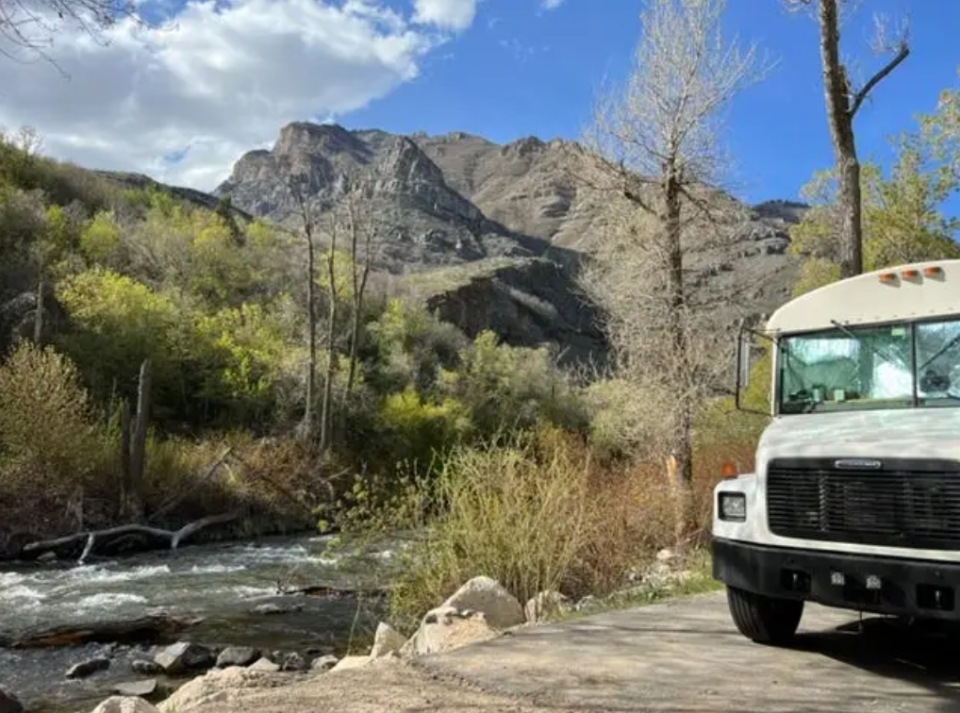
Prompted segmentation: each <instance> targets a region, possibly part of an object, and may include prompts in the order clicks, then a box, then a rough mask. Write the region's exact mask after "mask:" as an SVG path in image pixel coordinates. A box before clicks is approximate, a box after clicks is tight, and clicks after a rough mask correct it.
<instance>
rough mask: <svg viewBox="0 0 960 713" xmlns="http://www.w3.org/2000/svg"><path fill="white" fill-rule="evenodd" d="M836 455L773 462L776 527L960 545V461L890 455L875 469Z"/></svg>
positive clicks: (798, 532) (876, 540)
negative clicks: (847, 466) (852, 465)
mask: <svg viewBox="0 0 960 713" xmlns="http://www.w3.org/2000/svg"><path fill="white" fill-rule="evenodd" d="M836 460H837V459H833V458H825V459H819V458H818V459H789V460H787V459H777V460H772V461H770V463H769V464H768V466H767V481H766V489H767V518H768V525H769V527H770V531H771V532H773V533H774V534H776V535H780V536H782V537H794V538H803V539H808V540H829V541H832V542H850V543H858V544H868V545H881V546H888V547H914V548H926V549H939V550H949V549H957V548H960V463H956V462H953V461H933V460H904V459H882V461H881V465H880V467H879V468H876V469H874V470H844V469H840V468H837V467H836Z"/></svg>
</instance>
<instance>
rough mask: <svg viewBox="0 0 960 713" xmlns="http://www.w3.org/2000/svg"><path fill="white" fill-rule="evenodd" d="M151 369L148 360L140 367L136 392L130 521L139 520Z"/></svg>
mask: <svg viewBox="0 0 960 713" xmlns="http://www.w3.org/2000/svg"><path fill="white" fill-rule="evenodd" d="M152 381H153V368H152V365H151V363H150V360H149V359H144V360H143V364H141V365H140V385H139V387H138V390H137V416H136V421H135V422H134V425H133V442H132V443H131V446H130V491H129V492H128V493H127V512H128V515H129V516H130V517H131V518H132V519H140V517H141V507H142V503H141V502H140V495H141V490H142V485H143V474H144V470H145V468H146V449H147V429H148V427H149V425H150V389H151V385H152Z"/></svg>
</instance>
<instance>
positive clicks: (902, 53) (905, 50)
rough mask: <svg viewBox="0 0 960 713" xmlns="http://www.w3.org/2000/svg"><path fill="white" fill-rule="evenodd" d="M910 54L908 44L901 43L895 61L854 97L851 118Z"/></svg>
mask: <svg viewBox="0 0 960 713" xmlns="http://www.w3.org/2000/svg"><path fill="white" fill-rule="evenodd" d="M909 54H910V47H909V45H907V43H906V42H903V43H901V44H900V47H899V49H898V50H897V53H896V54H895V55H894V56H893V59H891V60H890V61H889V62H887V65H886V66H885V67H883V69H881V70H880V71H879V72H877V73H876V74H874V75H873V76H872V77H871V78H870V81H868V82H867V83H866V84H864V85H863V88H862V89H861V90H860V91H859V92H857V93H856V94H855V95H854V96H853V106H852V107H850V118H853V117H854V116H856V114H857V110H858V109H859V108H860V105H861V104H863V100H864V99H866V98H867V95H868V94H869V93H870V92H871V91H872V90H873V88H874V87H875V86H877V85H878V84H879V83H880V82H882V81H883V80H884V79H885V78H886V77H887V75H889V74H890V73H891V72H892V71H893V70H895V69H896V68H897V66H898V65H899V64H900V63H901V62H903V60H905V59H906V58H907V56H908V55H909Z"/></svg>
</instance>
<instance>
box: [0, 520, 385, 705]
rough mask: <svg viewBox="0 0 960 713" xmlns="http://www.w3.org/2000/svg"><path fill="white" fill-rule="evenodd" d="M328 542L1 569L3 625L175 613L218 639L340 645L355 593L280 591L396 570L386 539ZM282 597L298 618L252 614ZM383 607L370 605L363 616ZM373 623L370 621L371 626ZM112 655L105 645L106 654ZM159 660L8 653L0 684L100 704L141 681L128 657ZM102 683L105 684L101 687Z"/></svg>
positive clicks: (28, 697)
mask: <svg viewBox="0 0 960 713" xmlns="http://www.w3.org/2000/svg"><path fill="white" fill-rule="evenodd" d="M328 542H329V538H327V537H310V538H298V539H291V538H275V539H268V540H264V541H260V542H251V543H235V544H228V545H205V546H199V547H185V548H184V549H182V550H179V551H177V552H157V553H151V554H147V555H140V556H136V557H131V558H128V559H111V560H106V561H96V562H93V563H91V564H87V565H82V566H77V565H75V564H71V563H69V562H63V563H53V564H49V565H40V566H31V567H29V568H27V567H20V568H9V569H7V570H6V571H0V632H4V631H18V630H21V629H24V628H27V627H32V626H42V627H52V626H58V625H70V624H80V623H84V622H92V621H119V620H125V619H132V618H135V617H139V616H143V615H144V614H147V613H150V612H153V611H158V610H160V611H165V612H168V613H171V614H181V615H185V616H190V617H195V616H196V617H202V618H203V622H202V623H201V624H200V625H199V626H196V627H193V628H191V629H189V630H188V632H186V634H185V636H186V637H187V638H189V639H190V640H193V641H198V642H200V643H206V644H211V645H221V646H222V645H229V644H237V645H249V646H255V647H258V648H260V649H261V650H266V651H273V650H282V651H300V652H301V653H305V652H306V651H308V650H309V649H311V648H313V649H317V648H319V649H326V650H337V647H338V646H339V645H340V644H341V643H342V642H343V641H344V640H345V638H346V636H347V635H348V633H349V631H350V629H351V627H352V626H353V625H354V619H355V617H356V616H357V613H358V604H357V602H356V601H355V600H352V599H325V598H320V597H297V596H277V583H278V581H279V582H282V583H283V584H284V586H286V587H290V588H297V587H304V586H313V585H323V586H329V587H333V588H341V589H362V588H365V587H369V586H371V585H375V584H376V583H377V582H378V580H379V579H380V577H381V575H382V573H383V571H384V567H385V566H390V565H391V564H392V562H391V556H392V552H391V550H390V549H389V548H388V547H378V548H372V549H368V550H366V551H364V552H356V551H353V550H352V549H349V548H341V549H338V550H337V551H336V552H328V551H326V548H327V544H328ZM268 601H269V602H272V603H275V604H278V605H279V606H281V607H285V608H293V609H294V611H291V612H290V613H288V614H283V615H279V616H265V615H261V614H254V613H252V611H251V610H252V609H253V608H254V607H256V606H257V605H258V604H262V603H265V602H268ZM367 616H373V617H374V619H373V620H371V622H372V623H373V624H375V615H374V614H373V613H371V612H369V611H367V612H366V614H365V615H364V618H365V617H367ZM371 622H367V623H368V624H369V623H371ZM105 652H106V653H105ZM92 655H109V656H110V657H111V658H112V659H113V664H112V665H111V667H110V669H109V670H108V671H106V672H103V673H100V674H97V675H96V676H94V677H93V678H92V679H90V680H89V681H86V682H84V684H83V685H84V687H83V688H80V687H78V686H77V685H76V682H75V681H67V680H65V679H64V678H63V672H64V671H65V670H66V669H67V668H68V667H69V666H70V665H72V664H73V663H76V662H77V661H80V660H83V659H84V658H89V657H90V656H92ZM135 658H149V653H148V650H147V648H142V649H136V648H134V649H126V648H124V647H121V648H119V649H116V650H114V649H109V651H108V650H107V649H104V648H103V647H102V646H99V645H95V644H93V645H89V646H84V647H81V648H79V649H70V648H67V649H37V650H26V651H17V650H10V649H0V685H2V686H7V687H8V688H10V689H11V690H13V691H14V692H15V693H16V694H17V695H18V696H19V697H20V698H21V700H23V701H24V703H28V704H29V705H40V706H41V707H42V706H45V705H50V704H54V705H56V706H58V707H59V706H63V705H64V704H70V705H71V706H73V707H75V708H77V709H78V710H80V709H88V710H89V709H91V708H92V707H93V706H92V705H91V704H92V703H94V702H96V701H97V700H99V699H102V698H103V697H105V696H106V695H108V693H109V682H110V681H111V680H126V679H129V678H131V675H132V674H131V671H130V668H129V666H130V661H132V660H133V659H135ZM133 677H135V676H133ZM101 689H102V690H101Z"/></svg>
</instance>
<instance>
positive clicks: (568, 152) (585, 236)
mask: <svg viewBox="0 0 960 713" xmlns="http://www.w3.org/2000/svg"><path fill="white" fill-rule="evenodd" d="M579 151H582V148H581V147H580V146H579V145H577V144H576V143H574V142H569V141H563V140H552V141H549V142H544V141H541V140H539V139H537V138H533V137H528V138H523V139H520V140H518V141H514V142H512V143H509V144H506V145H500V144H496V143H493V142H491V141H488V140H486V139H484V138H481V137H478V136H472V135H469V134H464V133H451V134H446V135H443V136H427V135H425V134H414V135H412V136H400V135H395V134H389V133H386V132H383V131H377V130H363V131H348V130H346V129H344V128H342V127H340V126H336V125H317V124H309V123H302V122H298V123H293V124H289V125H287V126H285V127H283V129H282V130H281V131H280V135H279V137H278V139H277V141H276V143H275V145H274V146H273V148H272V149H271V150H269V151H265V150H258V151H251V152H249V153H247V154H246V155H244V156H243V157H241V158H240V160H239V161H237V163H236V165H235V166H234V169H233V173H232V175H231V176H230V178H229V179H228V180H227V181H226V182H224V183H223V184H222V185H221V186H220V187H219V188H218V189H217V190H216V192H215V194H216V195H217V196H229V197H230V198H231V200H232V203H233V205H234V206H236V207H237V208H239V209H241V210H243V211H246V212H248V213H250V214H252V215H256V216H262V217H265V218H268V219H271V220H275V221H278V222H281V223H285V224H287V225H289V226H291V227H295V226H297V225H298V218H297V212H296V204H295V201H294V199H293V196H292V193H291V191H290V189H289V185H290V184H291V182H293V183H296V184H297V185H299V186H301V187H302V191H303V193H304V195H305V197H306V198H307V200H308V201H309V204H310V206H311V208H313V209H314V210H315V211H316V212H318V213H319V212H321V211H322V210H323V209H324V207H325V206H327V207H329V206H331V205H335V204H336V203H337V201H338V200H341V199H342V197H343V195H344V193H345V191H346V190H347V189H348V187H349V188H361V189H362V191H363V194H364V199H363V201H364V202H363V206H362V212H363V217H364V218H365V219H368V220H372V221H374V222H375V223H376V224H377V226H378V228H377V230H376V233H375V235H376V238H375V246H374V247H375V254H376V255H377V257H376V262H377V265H376V267H377V268H378V269H381V270H384V271H387V272H390V273H394V274H403V275H407V276H412V277H411V279H420V278H421V277H422V276H423V275H424V273H429V272H431V271H435V270H438V269H439V270H450V269H451V268H453V269H457V266H464V267H465V266H469V265H478V266H482V265H490V266H491V267H490V268H489V269H486V268H485V269H477V270H474V271H473V272H472V273H471V274H470V275H469V276H468V277H467V278H465V279H461V280H459V281H453V282H452V283H450V282H449V281H446V280H435V281H434V282H435V283H436V284H439V285H441V286H442V287H441V288H439V289H433V290H430V291H428V292H427V294H425V295H424V297H425V299H427V302H428V304H429V305H430V307H431V308H433V309H435V310H436V311H437V312H439V314H440V315H441V316H442V317H444V318H445V319H448V320H449V321H452V322H454V323H456V324H458V325H459V326H461V327H462V328H463V329H464V330H465V331H467V332H468V333H469V334H475V333H476V332H478V331H480V330H481V329H485V328H491V329H493V330H494V331H496V332H497V333H498V334H500V336H501V337H502V338H503V339H504V340H506V341H507V342H509V343H513V344H521V345H536V344H547V343H549V344H553V345H555V346H556V347H557V349H558V351H559V352H561V353H564V354H566V355H567V358H568V359H573V360H576V361H582V360H583V359H587V358H593V359H601V360H602V358H603V354H604V351H605V346H604V342H603V337H602V335H601V334H600V332H599V331H598V329H597V327H596V319H595V317H596V312H595V309H594V308H592V307H591V306H590V305H587V304H585V303H584V302H583V300H582V299H581V298H580V297H579V296H578V294H577V291H576V289H575V271H576V269H577V265H578V264H579V261H580V260H581V259H583V258H586V259H589V255H590V253H591V250H592V248H593V245H594V244H595V243H594V241H595V239H596V236H597V234H598V230H597V228H598V225H599V224H600V221H601V220H602V213H603V206H602V205H597V204H596V203H595V202H594V203H591V202H590V200H589V198H588V195H587V194H586V192H585V191H584V190H583V189H582V186H581V185H579V184H578V179H577V177H576V176H575V175H573V174H574V172H573V170H572V169H571V166H572V165H573V164H572V160H571V157H572V154H574V153H576V152H579ZM729 200H731V201H733V199H729ZM804 210H805V206H803V205H802V204H796V203H789V202H785V201H771V202H767V203H764V204H761V205H759V206H756V207H755V208H754V209H753V210H752V211H751V217H750V220H749V221H748V223H747V224H746V225H745V226H744V228H743V229H742V230H741V231H740V232H739V233H738V235H737V236H735V240H733V241H732V242H728V243H727V244H726V245H725V246H723V247H722V248H711V249H706V248H701V247H699V246H691V248H692V252H691V257H690V260H689V267H690V272H691V281H692V284H693V285H695V289H697V290H700V291H702V293H703V295H704V296H706V298H707V300H710V299H711V297H712V296H716V297H720V296H721V295H724V294H726V293H729V292H731V291H734V290H739V291H740V292H744V288H745V286H748V287H747V289H746V290H745V292H746V296H745V297H744V299H743V300H742V302H741V304H739V305H737V306H736V307H735V308H734V307H731V308H730V309H728V310H718V311H717V315H716V319H717V320H718V321H719V322H720V323H721V324H718V326H722V325H723V324H725V323H729V322H732V321H733V319H735V318H737V317H739V316H744V315H746V316H748V318H749V317H751V316H752V317H756V316H758V315H760V314H767V313H769V312H771V311H773V310H774V309H776V307H778V306H779V305H780V304H782V303H783V302H784V301H786V299H787V298H788V297H789V293H790V289H791V287H792V285H793V283H794V282H795V280H796V276H797V267H798V261H797V259H796V257H795V256H793V255H790V254H789V253H787V252H786V248H787V246H788V245H789V235H788V228H789V225H790V224H791V223H793V222H796V221H797V220H799V218H800V217H801V216H802V214H803V211H804ZM429 281H430V280H429V279H428V280H427V282H429Z"/></svg>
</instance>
